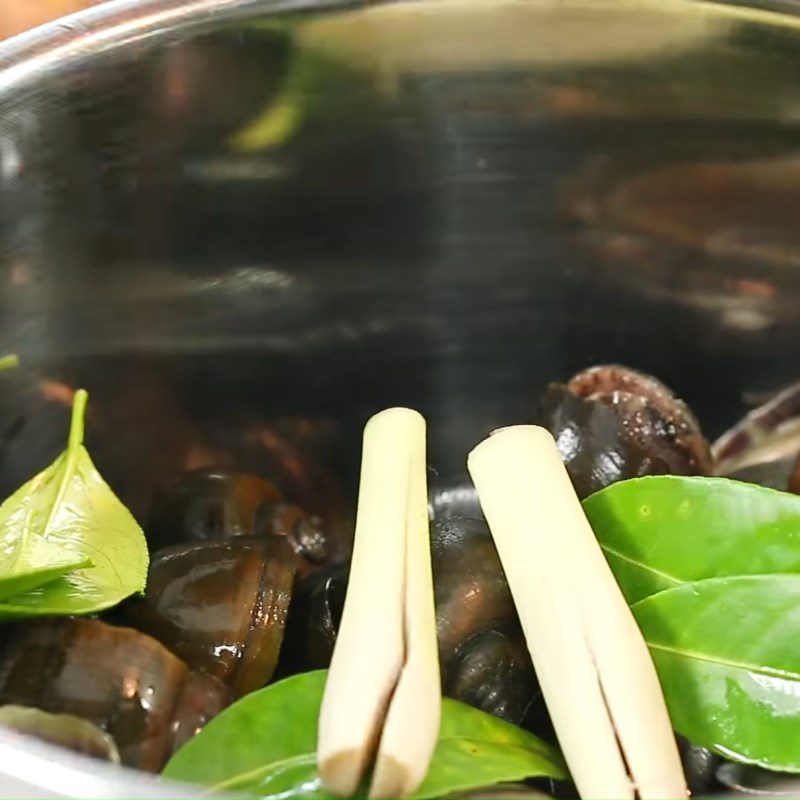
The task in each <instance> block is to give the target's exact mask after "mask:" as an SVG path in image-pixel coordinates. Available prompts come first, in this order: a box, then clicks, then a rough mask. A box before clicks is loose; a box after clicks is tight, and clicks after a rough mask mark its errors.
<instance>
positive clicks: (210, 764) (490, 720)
mask: <svg viewBox="0 0 800 800" xmlns="http://www.w3.org/2000/svg"><path fill="white" fill-rule="evenodd" d="M326 675H327V673H326V672H325V671H319V672H308V673H305V674H302V675H295V676H294V677H291V678H287V679H286V680H283V681H280V682H279V683H276V684H273V685H272V686H268V687H267V688H266V689H262V690H260V691H258V692H254V693H253V694H250V695H247V696H246V697H244V698H242V699H241V700H239V701H238V702H237V703H235V704H234V705H232V706H231V707H230V708H228V709H227V710H225V711H223V712H222V714H220V715H219V716H218V717H216V718H215V719H213V720H212V721H211V722H210V723H209V724H208V725H207V726H206V727H205V728H204V729H203V731H201V733H200V734H198V735H197V736H195V737H194V738H193V739H191V740H189V741H188V742H187V743H186V744H185V745H184V746H183V747H182V748H181V749H180V750H179V751H178V752H177V753H176V754H175V755H174V756H173V757H172V759H171V760H170V762H169V763H168V764H167V766H166V768H165V769H164V773H163V774H164V775H165V776H166V777H169V778H174V779H176V780H182V781H190V782H196V783H203V784H206V785H207V786H209V787H210V788H211V789H213V790H216V791H236V792H247V793H251V794H257V795H258V796H259V797H276V796H278V795H279V796H280V797H281V798H282V800H286V798H292V799H294V798H315V799H316V800H323V798H325V799H327V798H330V797H332V795H330V794H328V793H327V792H326V791H325V790H324V789H323V787H322V785H321V783H320V780H319V776H318V775H317V769H316V754H315V749H316V744H317V717H318V716H319V707H320V703H321V702H322V693H323V690H324V688H325V678H326ZM564 774H565V772H564V766H563V762H562V761H561V758H560V756H558V754H557V753H555V752H554V751H553V750H552V749H551V748H550V747H548V746H547V745H546V744H545V743H544V742H542V741H541V740H540V739H538V738H537V737H535V736H534V735H533V734H530V733H528V732H527V731H523V730H522V729H520V728H517V727H516V726H514V725H511V724H509V723H507V722H503V721H502V720H499V719H497V718H495V717H492V716H490V715H488V714H485V713H484V712H481V711H477V710H476V709H474V708H470V707H469V706H465V705H463V704H462V703H457V702H455V701H454V700H447V699H445V700H444V701H443V704H442V724H441V729H440V733H439V741H438V743H437V745H436V751H435V753H434V756H433V760H432V762H431V765H430V769H429V770H428V775H427V777H426V779H425V782H424V783H423V785H422V786H421V787H420V789H419V790H418V791H417V793H416V794H415V795H414V796H415V797H416V798H428V797H439V796H442V795H444V794H448V793H450V792H454V791H458V790H462V789H469V788H475V787H479V786H486V785H489V784H493V783H499V782H505V781H514V780H520V779H522V778H526V777H532V776H540V775H544V776H551V777H555V778H560V777H563V776H564Z"/></svg>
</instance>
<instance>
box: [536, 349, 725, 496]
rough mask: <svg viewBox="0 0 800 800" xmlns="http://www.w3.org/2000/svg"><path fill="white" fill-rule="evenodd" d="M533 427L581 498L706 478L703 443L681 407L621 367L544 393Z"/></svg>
mask: <svg viewBox="0 0 800 800" xmlns="http://www.w3.org/2000/svg"><path fill="white" fill-rule="evenodd" d="M538 421H539V422H540V424H542V425H543V426H544V427H546V428H547V429H548V430H549V431H550V432H551V433H552V434H553V437H554V438H555V440H556V444H557V445H558V448H559V450H560V452H561V456H562V458H563V459H564V463H565V465H566V467H567V471H568V472H569V474H570V478H571V479H572V482H573V484H574V486H575V489H576V491H577V492H578V495H579V496H580V497H582V498H583V497H587V496H588V495H590V494H592V493H593V492H596V491H598V490H600V489H602V488H604V487H605V486H608V485H610V484H612V483H614V482H616V481H619V480H625V479H627V478H638V477H642V476H644V475H661V474H672V475H706V474H709V473H710V472H711V456H710V452H709V448H708V443H707V442H706V440H705V438H704V437H703V435H702V433H701V431H700V426H699V424H698V422H697V420H696V419H695V417H694V415H693V414H692V413H691V411H690V410H689V408H688V407H687V406H686V404H685V403H683V402H682V401H681V400H678V399H677V398H676V397H675V396H674V394H673V393H672V392H671V391H670V390H669V389H668V388H667V387H666V386H664V384H662V383H661V382H660V381H657V380H656V379H655V378H653V377H651V376H649V375H645V374H644V373H641V372H637V371H636V370H632V369H629V368H627V367H621V366H617V365H604V366H597V367H591V368H590V369H587V370H584V371H583V372H579V373H578V374H577V375H575V376H574V377H573V378H572V379H571V380H570V381H569V382H568V383H567V384H566V385H560V384H553V385H551V386H549V387H548V389H547V391H546V392H545V394H544V397H543V399H542V402H541V405H540V409H539V413H538Z"/></svg>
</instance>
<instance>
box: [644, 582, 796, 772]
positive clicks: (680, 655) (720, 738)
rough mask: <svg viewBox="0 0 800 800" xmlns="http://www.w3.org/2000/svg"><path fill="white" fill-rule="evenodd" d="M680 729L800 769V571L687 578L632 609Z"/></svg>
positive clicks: (719, 748)
mask: <svg viewBox="0 0 800 800" xmlns="http://www.w3.org/2000/svg"><path fill="white" fill-rule="evenodd" d="M633 612H634V615H635V617H636V621H637V622H638V623H639V627H640V628H641V630H642V633H643V635H644V638H645V640H646V641H647V644H648V646H649V647H650V652H651V654H652V656H653V660H654V662H655V665H656V668H657V670H658V674H659V678H660V680H661V686H662V688H663V690H664V696H665V698H666V701H667V706H668V707H669V713H670V717H671V719H672V723H673V725H674V727H675V729H676V730H677V731H678V732H679V733H681V734H683V735H684V736H685V737H686V738H687V739H689V740H690V741H692V742H693V743H695V744H699V745H702V746H704V747H708V748H710V749H711V750H715V751H716V752H718V753H720V754H721V755H723V756H725V757H727V758H732V759H735V760H740V761H747V762H750V763H754V764H758V765H760V766H763V767H766V768H769V769H774V770H781V771H786V772H800V747H798V742H800V644H799V643H800V575H757V576H752V575H746V576H740V577H729V578H715V579H710V580H705V581H699V582H696V583H687V584H684V585H682V586H679V587H676V588H673V589H669V590H667V591H665V592H661V593H659V594H655V595H652V596H651V597H648V598H647V599H645V600H642V601H641V602H639V603H636V604H635V605H634V606H633Z"/></svg>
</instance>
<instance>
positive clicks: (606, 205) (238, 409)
mask: <svg viewBox="0 0 800 800" xmlns="http://www.w3.org/2000/svg"><path fill="white" fill-rule="evenodd" d="M759 5H760V8H759V9H748V8H744V7H741V6H736V7H734V6H728V5H723V4H713V3H711V4H705V3H694V2H680V1H678V2H674V1H673V0H669V1H668V2H663V1H662V0H659V2H643V1H641V2H640V1H638V0H636V1H632V2H623V1H620V0H615V1H614V2H611V0H609V1H608V2H606V1H605V0H600V2H597V1H594V2H591V3H589V2H581V0H567V2H563V3H559V4H554V3H550V2H545V1H544V0H541V1H539V0H489V2H485V1H484V0H481V2H474V3H473V2H471V0H441V1H439V2H437V1H436V0H421V1H420V2H396V3H385V4H379V5H373V6H369V7H362V6H348V7H344V6H343V7H334V6H333V5H332V4H324V3H319V4H315V3H313V2H311V3H306V2H300V1H298V0H288V1H287V2H283V3H258V2H236V0H227V1H226V2H222V0H217V2H215V0H195V2H182V3H181V2H175V0H172V2H146V3H130V2H117V3H112V4H109V5H108V6H106V7H103V8H101V9H99V10H95V11H92V12H87V13H85V14H80V15H76V16H75V17H73V18H70V19H69V20H67V21H65V22H64V23H57V24H55V25H52V26H48V27H46V28H44V29H41V30H40V31H37V32H34V33H32V34H29V35H26V36H23V37H19V38H18V39H17V40H12V41H10V42H8V43H5V44H3V45H0V287H2V288H0V351H1V352H16V353H18V354H19V355H20V357H21V359H22V363H23V367H22V369H21V370H20V371H19V373H18V374H17V375H15V376H13V377H9V378H8V379H7V384H6V385H7V387H8V389H7V390H4V391H3V393H2V396H0V420H2V425H3V426H4V428H3V430H4V431H7V432H8V435H5V434H4V438H3V440H2V448H1V449H0V465H1V466H2V470H0V489H2V492H3V493H4V494H8V492H9V491H10V490H11V489H12V488H14V487H15V486H17V485H18V484H19V483H20V481H21V480H22V479H23V478H25V477H27V476H29V475H30V474H32V473H33V472H34V471H35V470H37V469H38V468H40V467H41V466H42V465H43V464H45V463H47V462H48V461H49V459H51V458H52V457H53V456H54V455H55V454H56V453H57V452H58V451H59V450H60V448H61V447H62V443H63V435H64V430H65V424H66V418H67V410H66V408H65V407H64V405H63V404H60V403H59V397H60V396H61V395H60V394H59V392H61V391H62V390H63V388H64V386H67V387H69V386H77V385H82V386H85V387H86V388H88V389H89V391H90V392H91V394H92V398H93V403H94V404H95V406H96V407H97V408H98V414H99V415H100V416H101V417H102V424H98V425H96V426H94V428H93V427H92V425H91V424H90V425H89V442H88V443H89V446H90V448H91V449H92V451H93V453H94V454H95V460H96V462H97V464H98V466H99V467H100V469H101V470H102V471H103V472H104V473H105V475H106V476H107V478H108V479H109V482H110V483H111V484H112V485H113V486H115V487H116V488H117V489H118V491H119V493H120V494H121V495H122V497H123V499H124V500H126V501H127V502H128V503H129V504H130V506H131V507H132V509H133V510H134V512H135V513H137V515H139V516H144V515H145V514H146V511H147V507H148V503H149V501H150V498H151V493H152V490H153V487H155V486H157V485H158V484H160V483H161V482H163V481H164V480H167V479H169V478H170V476H171V475H172V474H174V471H175V470H177V469H180V468H182V467H185V466H186V464H187V463H194V462H193V461H192V459H193V458H194V459H195V460H196V459H197V458H200V460H201V461H202V459H203V458H213V455H214V454H216V453H219V452H225V453H228V454H233V455H232V458H234V459H236V458H237V457H242V458H244V456H241V453H242V452H243V450H242V447H243V444H242V443H243V442H244V441H245V440H247V438H248V437H251V436H252V435H253V431H258V430H260V426H263V425H270V424H272V423H273V422H274V421H275V420H278V419H281V420H287V419H289V420H294V421H296V420H297V419H303V420H312V421H314V422H323V423H324V425H323V426H322V429H323V430H324V432H325V433H324V438H325V447H326V448H327V450H326V452H327V453H328V456H327V457H328V458H329V459H330V463H331V464H332V465H333V466H334V468H335V469H336V471H337V473H338V474H339V475H340V476H341V477H342V480H343V482H344V485H345V487H346V493H350V495H352V490H353V483H354V476H355V470H356V467H357V458H358V451H359V448H358V437H359V433H360V428H361V426H362V425H363V422H364V420H365V419H366V418H367V416H368V415H369V414H370V413H372V412H373V411H375V410H377V409H379V408H381V407H384V406H386V405H410V406H414V407H417V408H419V409H420V410H421V411H423V413H425V414H426V415H427V417H428V420H429V429H430V442H431V444H430V456H431V461H432V463H433V464H434V465H435V467H436V468H437V470H439V471H440V472H441V473H443V474H452V473H457V472H461V471H463V466H464V458H465V454H466V452H467V450H468V448H469V447H470V446H472V445H473V444H474V443H475V442H476V440H477V439H479V438H480V437H481V436H482V435H484V434H485V433H486V432H487V431H488V430H490V429H492V428H493V427H496V426H498V425H502V424H509V423H514V422H524V421H526V420H529V419H530V418H531V414H532V409H533V408H534V405H535V403H536V400H537V398H538V396H539V394H540V392H541V390H542V388H543V386H544V385H545V384H546V383H547V382H548V381H550V380H556V379H562V378H565V377H566V376H568V375H569V374H571V373H572V372H574V371H575V370H577V369H579V368H581V367H584V366H586V365H588V364H590V363H593V362H600V361H618V362H623V363H627V364H630V365H632V366H635V367H638V368H640V369H644V370H647V371H649V372H652V373H653V374H655V375H657V376H659V377H660V378H661V379H663V380H664V381H666V382H667V383H668V384H670V385H671V386H673V387H674V388H675V389H676V390H677V391H678V393H679V394H680V395H681V396H682V397H684V398H685V399H686V400H687V402H689V404H690V405H691V406H692V407H693V408H694V410H695V411H696V413H697V414H698V416H699V417H700V418H701V420H702V422H703V425H704V428H705V429H706V431H707V433H708V434H709V435H710V436H712V437H713V436H714V435H715V434H717V433H719V432H720V431H721V430H723V429H724V428H725V427H726V426H727V425H728V424H730V423H731V422H732V421H733V420H734V419H735V418H737V417H738V416H740V415H741V413H742V412H743V411H744V410H745V408H746V404H747V401H748V399H749V398H752V397H753V396H755V395H758V394H759V393H763V392H767V391H769V390H773V389H776V388H778V387H780V386H781V385H783V384H785V383H787V382H789V381H791V380H794V379H796V378H797V377H798V372H800V369H799V368H798V363H800V314H798V312H797V308H798V304H799V303H800V270H798V267H800V233H798V230H797V226H796V224H795V219H794V215H795V213H796V212H795V209H796V208H797V207H798V204H800V147H799V145H800V139H799V138H798V135H799V134H800V126H799V123H800V85H798V84H797V81H796V80H795V76H796V74H797V68H798V65H799V64H800V21H798V19H797V18H795V17H793V16H791V15H790V12H791V7H790V8H788V9H787V8H781V7H780V6H779V5H778V4H773V5H772V6H770V8H769V9H767V8H765V4H759ZM20 408H22V409H24V414H22V416H21V417H20V413H19V409H20ZM18 418H21V419H22V422H20V421H19V419H18ZM12 434H13V435H12ZM193 437H198V441H199V442H200V444H197V446H196V447H194V445H195V444H196V443H195V441H194V439H193ZM187 442H188V444H187ZM193 447H194V449H193ZM198 452H200V453H201V456H198V455H197V453H198ZM209 453H210V454H211V455H208V454H209ZM351 499H352V497H351ZM153 544H157V543H153ZM12 793H15V792H12ZM16 794H19V791H17V792H16ZM101 794H102V792H101Z"/></svg>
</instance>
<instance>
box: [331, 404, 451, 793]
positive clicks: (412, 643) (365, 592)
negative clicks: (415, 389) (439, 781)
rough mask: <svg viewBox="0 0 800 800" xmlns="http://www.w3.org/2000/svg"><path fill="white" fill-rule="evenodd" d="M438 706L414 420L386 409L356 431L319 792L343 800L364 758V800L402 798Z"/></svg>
mask: <svg viewBox="0 0 800 800" xmlns="http://www.w3.org/2000/svg"><path fill="white" fill-rule="evenodd" d="M440 702H441V700H440V696H439V667H438V658H437V653H436V627H435V618H434V607H433V584H432V579H431V566H430V551H429V547H428V516H427V486H426V476H425V420H424V419H423V418H422V417H421V416H420V415H419V414H418V413H417V412H415V411H411V410H409V409H405V408H393V409H388V410H386V411H383V412H381V413H380V414H377V415H376V416H374V417H373V418H372V419H371V420H369V422H368V423H367V425H366V427H365V429H364V443H363V452H362V462H361V482H360V487H359V498H358V510H357V516H356V532H355V540H354V545H353V557H352V561H351V567H350V580H349V582H348V588H347V596H346V599H345V605H344V611H343V614H342V622H341V625H340V628H339V634H338V636H337V639H336V647H335V649H334V652H333V658H332V660H331V666H330V671H329V674H328V680H327V683H326V686H325V694H324V696H323V700H322V707H321V709H320V718H319V735H318V746H317V763H318V767H319V772H320V776H321V777H322V780H323V782H324V783H325V785H326V786H327V788H329V789H330V790H331V791H333V792H335V793H336V794H340V795H350V794H353V792H355V791H356V789H357V788H358V786H359V784H360V783H361V782H362V781H363V779H364V778H365V776H366V774H367V771H368V769H369V767H370V766H371V765H372V762H373V759H375V770H374V774H373V780H372V786H371V790H370V793H371V796H373V797H389V796H400V795H403V794H409V793H411V792H413V791H414V789H416V788H417V786H418V785H419V783H420V782H421V781H422V779H423V778H424V776H425V773H426V771H427V768H428V764H429V762H430V758H431V755H432V753H433V748H434V745H435V742H436V737H437V735H438V729H439V705H440Z"/></svg>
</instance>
